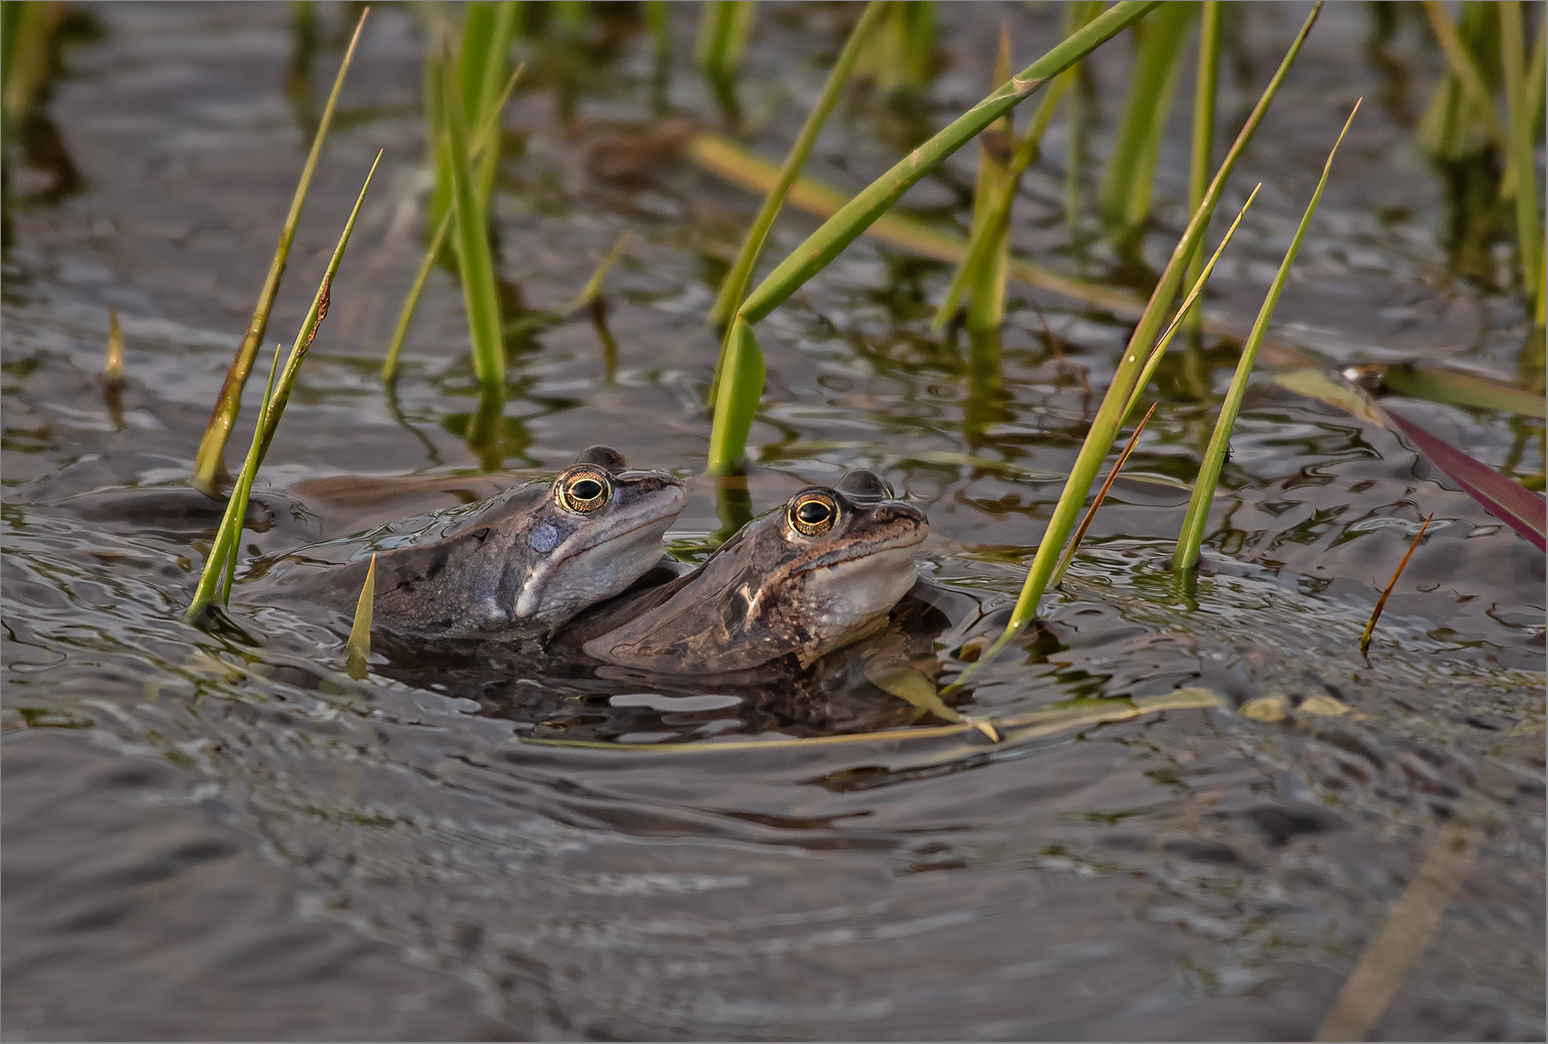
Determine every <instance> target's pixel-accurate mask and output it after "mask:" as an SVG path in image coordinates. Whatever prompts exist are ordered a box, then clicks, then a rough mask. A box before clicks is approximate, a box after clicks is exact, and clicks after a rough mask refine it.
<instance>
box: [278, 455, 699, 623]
mask: <svg viewBox="0 0 1548 1044" xmlns="http://www.w3.org/2000/svg"><path fill="white" fill-rule="evenodd" d="M687 499H688V498H687V493H686V491H685V490H684V488H683V484H682V482H680V481H679V480H678V479H676V478H674V477H673V476H671V475H668V474H666V473H664V472H660V471H633V470H629V469H628V465H627V462H626V461H625V460H624V458H623V455H622V454H620V453H618V452H617V451H616V450H612V449H609V448H608V447H606V446H593V447H591V448H590V449H587V450H586V451H585V452H583V453H582V454H581V455H580V457H579V458H577V459H576V462H575V463H574V464H573V465H571V466H570V467H568V468H565V469H564V470H563V471H561V472H560V473H559V474H558V475H557V476H555V477H554V479H553V481H552V482H544V483H529V484H526V485H522V486H517V487H515V488H513V489H511V490H508V491H506V492H504V493H501V494H499V495H498V496H494V497H491V498H489V499H488V500H485V501H482V502H480V503H478V504H476V505H472V506H471V507H469V508H465V509H462V510H460V511H458V512H456V513H455V514H454V515H452V516H451V517H450V521H449V522H446V521H443V522H442V523H441V524H440V525H438V526H432V527H428V532H429V533H430V534H431V539H430V540H428V541H426V540H424V539H423V537H424V536H425V533H424V532H421V533H419V534H417V537H418V538H419V539H418V542H416V543H413V544H411V545H409V546H406V547H399V548H395V549H392V550H386V551H381V552H379V553H378V554H377V556H376V597H375V600H374V602H373V619H372V630H373V631H383V632H388V633H391V634H397V635H406V636H413V637H421V638H447V639H452V638H504V637H510V638H514V637H520V636H534V635H536V636H540V635H543V634H545V633H547V632H550V631H552V630H554V629H555V628H556V627H558V626H559V625H561V624H563V623H564V622H565V621H567V620H569V619H570V618H571V617H573V616H575V615H576V614H577V613H579V612H580V611H581V610H583V609H586V608H587V607H589V606H591V605H594V604H596V603H598V602H601V601H604V600H606V599H609V598H612V597H613V596H614V595H617V594H619V593H621V592H623V591H624V590H626V589H627V588H628V587H629V586H630V585H631V584H633V583H634V582H635V581H636V580H638V579H639V578H640V577H641V576H643V575H644V574H645V573H646V572H647V571H649V570H650V568H651V567H652V566H653V565H655V564H656V563H657V561H659V560H660V558H661V554H662V548H661V538H662V537H663V536H664V535H665V534H666V531H667V528H668V527H669V526H670V525H671V524H672V522H673V520H674V519H676V518H677V516H678V515H679V514H681V513H682V510H683V507H684V506H685V505H686V504H687ZM383 542H386V541H379V543H383ZM289 557H290V558H291V559H292V560H293V561H296V562H297V563H298V564H299V563H301V562H305V561H306V560H307V559H308V558H311V557H313V556H311V555H309V554H308V553H307V552H302V553H298V554H296V555H292V556H289ZM369 566H370V559H369V557H365V558H360V559H357V560H356V561H353V562H350V563H348V564H346V565H337V566H333V567H331V568H324V569H311V570H307V569H304V568H299V567H298V568H296V569H294V570H292V572H290V573H289V574H287V575H284V576H281V577H280V578H278V579H277V580H275V581H274V582H273V583H272V584H271V585H268V590H267V592H266V593H267V594H268V595H269V596H270V597H273V598H278V599H284V600H290V601H295V600H301V601H306V602H313V603H318V604H322V605H327V606H332V607H334V608H337V609H340V610H343V611H345V612H353V611H354V608H355V604H356V601H357V600H358V598H359V596H360V589H361V585H362V584H363V583H364V582H365V577H366V570H367V569H368V568H369Z"/></svg>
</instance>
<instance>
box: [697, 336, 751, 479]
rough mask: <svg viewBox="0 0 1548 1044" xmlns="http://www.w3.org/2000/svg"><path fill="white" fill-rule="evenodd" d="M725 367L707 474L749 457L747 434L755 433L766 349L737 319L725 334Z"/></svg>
mask: <svg viewBox="0 0 1548 1044" xmlns="http://www.w3.org/2000/svg"><path fill="white" fill-rule="evenodd" d="M726 348H727V351H726V353H725V365H724V369H723V374H724V375H723V376H722V377H721V380H720V388H719V390H718V394H717V395H716V397H715V421H714V424H713V425H712V426H711V428H710V444H709V461H708V463H707V465H706V470H707V471H709V473H710V474H712V475H723V474H725V473H726V472H728V471H731V470H733V469H734V468H736V467H737V465H739V464H741V463H742V460H743V458H744V457H745V456H746V448H747V433H748V432H750V431H751V430H752V422H753V416H754V415H755V414H756V413H757V412H758V399H759V397H760V396H761V395H762V394H763V378H764V366H763V349H762V348H761V347H760V346H759V344H758V339H757V338H756V337H754V336H753V332H752V324H751V323H749V322H748V321H747V320H746V319H744V318H743V317H742V316H741V315H738V316H737V317H736V318H735V319H733V320H731V329H730V330H729V331H727V333H726Z"/></svg>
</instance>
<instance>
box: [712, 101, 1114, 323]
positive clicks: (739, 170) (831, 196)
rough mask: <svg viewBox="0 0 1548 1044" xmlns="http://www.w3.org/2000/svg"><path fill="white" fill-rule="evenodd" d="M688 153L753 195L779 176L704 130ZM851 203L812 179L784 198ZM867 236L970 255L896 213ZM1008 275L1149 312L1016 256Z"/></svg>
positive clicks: (925, 253) (829, 209) (812, 209)
mask: <svg viewBox="0 0 1548 1044" xmlns="http://www.w3.org/2000/svg"><path fill="white" fill-rule="evenodd" d="M688 155H689V157H690V158H691V159H692V160H693V161H694V162H695V163H697V164H698V165H699V166H701V167H703V168H704V169H706V170H709V171H713V172H714V173H715V174H718V175H720V176H721V177H723V178H726V179H727V180H729V181H734V182H736V183H737V184H738V185H741V186H743V187H744V188H747V189H749V190H751V191H753V192H767V191H768V189H769V186H770V185H772V184H773V183H774V178H775V176H776V171H775V169H774V166H773V164H771V163H769V162H767V161H766V160H764V159H762V158H761V157H759V156H756V155H754V154H752V153H750V152H748V151H747V150H746V149H744V148H742V147H741V146H740V145H738V144H736V143H735V142H733V141H731V140H730V139H729V138H725V137H722V136H720V135H718V134H711V133H708V132H704V133H700V134H696V135H694V136H693V137H692V138H691V139H689V142H688ZM849 201H850V198H849V197H848V196H846V195H844V194H843V193H842V192H840V191H839V190H838V189H836V188H834V187H833V186H831V185H827V184H824V183H823V182H820V181H815V180H813V179H811V178H799V179H797V180H796V183H795V184H794V185H792V186H790V193H789V195H788V196H787V197H786V199H785V202H786V203H788V204H789V205H790V206H793V207H795V208H796V209H798V210H804V211H806V212H807V213H808V214H815V215H816V216H818V217H821V218H831V217H833V215H835V214H837V213H838V212H839V211H841V210H843V209H844V207H845V206H847V205H848V203H849ZM865 234H866V235H869V236H872V237H874V238H876V239H879V240H881V241H882V242H884V243H890V244H892V245H893V246H896V247H901V248H902V249H904V250H909V251H912V252H913V253H916V254H919V255H920V256H921V257H930V258H934V259H936V260H937V261H949V262H953V263H956V264H958V265H960V264H961V263H962V262H963V260H964V259H965V258H966V257H967V256H968V248H969V244H967V243H965V242H963V241H962V240H961V239H958V238H957V237H955V236H950V235H947V234H945V233H944V232H938V231H936V230H935V229H933V228H930V227H929V226H928V225H923V224H920V223H919V222H918V221H914V220H913V219H911V218H905V217H899V216H898V215H896V214H883V215H882V216H881V217H879V218H877V219H876V220H875V221H874V222H872V224H871V226H870V227H869V228H867V229H866V230H865ZM1008 271H1009V273H1010V275H1011V276H1012V278H1015V279H1019V280H1021V281H1022V282H1023V283H1026V284H1027V285H1028V286H1033V287H1037V288H1039V289H1042V290H1052V291H1053V292H1054V293H1058V294H1063V295H1065V296H1066V297H1070V298H1073V299H1074V300H1077V301H1084V302H1086V303H1087V304H1092V305H1096V306H1097V307H1099V308H1105V309H1107V310H1108V311H1110V312H1112V313H1114V314H1115V315H1121V316H1125V317H1127V318H1134V319H1137V318H1139V316H1140V313H1141V312H1143V311H1144V309H1145V302H1143V301H1141V300H1139V299H1138V298H1135V297H1133V296H1132V295H1130V294H1128V293H1125V292H1124V291H1122V290H1116V289H1114V288H1112V287H1110V286H1102V285H1100V284H1097V283H1087V282H1082V281H1081V280H1079V279H1072V278H1070V277H1068V276H1063V275H1060V274H1058V273H1057V272H1052V271H1049V270H1048V269H1046V268H1042V267H1040V266H1038V265H1034V264H1031V263H1030V262H1027V261H1023V260H1020V259H1017V258H1012V259H1011V261H1010V267H1009V269H1008Z"/></svg>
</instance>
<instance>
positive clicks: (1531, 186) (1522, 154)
mask: <svg viewBox="0 0 1548 1044" xmlns="http://www.w3.org/2000/svg"><path fill="white" fill-rule="evenodd" d="M1499 16H1500V55H1501V58H1502V59H1503V64H1504V66H1505V102H1506V106H1507V111H1508V112H1509V114H1510V163H1509V167H1510V169H1511V170H1512V171H1516V172H1524V173H1526V174H1527V176H1526V177H1517V178H1516V179H1515V185H1514V190H1515V191H1514V195H1515V197H1516V250H1517V252H1518V255H1519V257H1520V264H1521V286H1522V288H1523V289H1524V290H1525V291H1526V293H1527V295H1528V298H1529V299H1530V298H1535V297H1536V296H1537V285H1538V269H1539V266H1540V264H1541V259H1540V258H1539V257H1538V256H1537V240H1538V237H1539V236H1540V235H1541V232H1540V231H1539V230H1538V225H1537V178H1536V176H1535V174H1534V173H1533V172H1535V171H1536V169H1537V168H1536V166H1535V164H1534V163H1533V157H1532V142H1533V139H1534V138H1536V137H1537V127H1536V126H1534V125H1533V124H1531V123H1529V122H1527V121H1528V120H1529V119H1530V117H1531V113H1532V110H1533V109H1534V108H1535V107H1536V105H1535V104H1534V103H1533V102H1529V101H1528V100H1527V96H1526V90H1527V75H1526V69H1525V64H1524V63H1525V61H1526V32H1525V30H1524V29H1523V26H1522V17H1521V0H1500V8H1499Z"/></svg>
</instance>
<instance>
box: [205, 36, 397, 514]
mask: <svg viewBox="0 0 1548 1044" xmlns="http://www.w3.org/2000/svg"><path fill="white" fill-rule="evenodd" d="M369 13H370V8H366V9H365V10H363V11H361V12H360V21H359V22H358V23H357V24H356V25H355V35H354V36H352V37H351V38H350V41H349V47H348V48H346V49H345V51H344V60H343V61H342V62H340V63H339V71H338V75H336V76H335V77H334V79H333V90H332V91H331V92H330V93H329V95H328V104H327V105H326V106H324V107H323V113H322V118H321V119H320V120H318V122H317V133H316V134H315V135H313V137H312V149H311V151H310V152H308V153H307V156H306V163H305V164H304V165H303V166H302V168H301V180H300V181H299V182H298V183H297V184H296V192H295V195H294V196H293V197H292V198H291V201H290V213H289V214H287V215H286V216H285V225H284V227H283V228H282V229H281V230H280V237H279V244H278V245H277V246H276V247H275V248H274V258H273V260H272V261H270V262H269V274H268V275H267V276H266V277H265V278H264V282H263V289H262V290H261V291H259V293H258V304H257V307H255V308H254V309H253V317H252V319H251V320H249V321H248V324H247V332H246V333H245V334H243V336H242V343H241V345H240V346H239V347H238V348H237V352H236V356H235V357H234V358H233V359H232V360H231V366H230V368H229V369H228V370H227V371H226V380H225V382H224V383H223V384H222V385H221V388H220V394H219V396H217V397H216V400H215V409H214V411H213V412H212V413H211V414H210V420H209V425H208V426H207V427H206V428H205V431H204V438H203V439H202V440H201V441H200V443H199V451H198V453H197V454H196V455H195V457H194V469H193V475H192V477H191V478H190V480H189V481H190V483H191V484H192V485H194V486H196V487H197V488H199V489H203V490H205V491H207V492H208V491H211V490H213V489H214V488H215V484H216V482H217V481H218V480H219V478H220V476H221V474H222V473H223V472H224V470H225V464H224V459H223V458H224V455H225V450H226V441H227V440H228V439H229V438H230V437H231V427H232V425H234V424H235V423H236V419H237V414H238V413H239V412H241V409H242V390H243V389H244V388H246V387H247V378H248V375H249V374H250V373H252V369H253V361H254V360H255V359H257V357H258V345H259V344H260V343H261V342H262V341H263V334H264V331H265V330H267V329H268V327H269V313H270V312H272V311H273V310H274V298H275V297H276V296H277V295H278V294H279V286H280V277H281V276H282V275H284V272H285V262H286V261H287V260H288V259H289V257H290V245H291V243H292V242H294V240H295V238H296V227H297V225H299V224H300V221H301V211H302V209H303V208H304V207H305V206H306V196H307V192H308V191H309V190H310V189H311V187H312V174H313V173H314V172H315V171H316V170H317V158H318V156H320V155H321V154H322V147H323V141H324V140H325V139H326V138H327V136H328V128H329V127H330V126H331V125H332V123H333V111H334V109H335V108H337V107H338V101H339V92H340V91H341V90H342V89H343V87H344V76H345V74H346V73H348V72H349V66H350V62H351V61H353V60H354V57H355V46H356V45H357V44H359V42H360V33H361V30H363V29H364V28H365V20H366V15H367V14H369Z"/></svg>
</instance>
